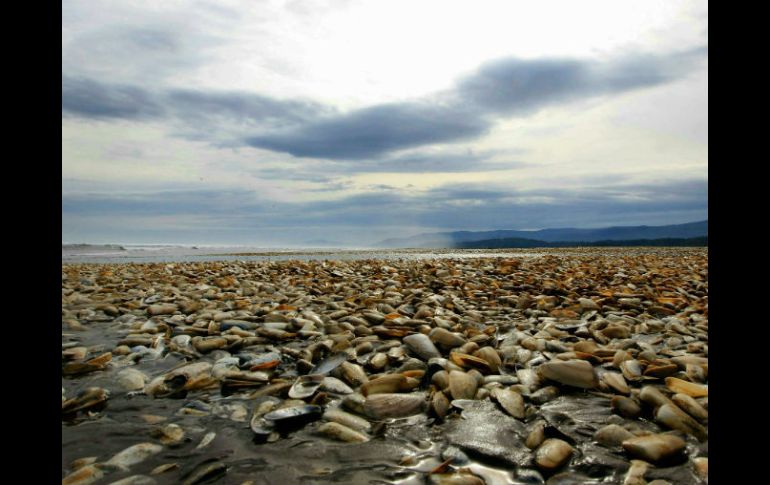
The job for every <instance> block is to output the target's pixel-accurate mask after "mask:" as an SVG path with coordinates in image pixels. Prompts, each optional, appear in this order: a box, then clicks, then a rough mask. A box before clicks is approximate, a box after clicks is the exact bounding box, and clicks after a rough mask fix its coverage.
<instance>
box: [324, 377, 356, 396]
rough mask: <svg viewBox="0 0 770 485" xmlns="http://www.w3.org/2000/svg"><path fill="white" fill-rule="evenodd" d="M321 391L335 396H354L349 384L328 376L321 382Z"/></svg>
mask: <svg viewBox="0 0 770 485" xmlns="http://www.w3.org/2000/svg"><path fill="white" fill-rule="evenodd" d="M320 389H321V390H322V391H325V392H331V393H334V394H352V393H353V392H354V391H353V389H351V388H350V386H348V385H347V384H345V383H344V382H342V381H341V380H339V379H337V378H336V377H331V376H326V377H324V379H323V381H321V387H320Z"/></svg>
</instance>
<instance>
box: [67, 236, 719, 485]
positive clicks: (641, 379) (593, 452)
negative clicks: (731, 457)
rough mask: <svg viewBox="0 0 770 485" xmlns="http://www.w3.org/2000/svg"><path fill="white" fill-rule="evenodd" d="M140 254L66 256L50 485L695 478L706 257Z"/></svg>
mask: <svg viewBox="0 0 770 485" xmlns="http://www.w3.org/2000/svg"><path fill="white" fill-rule="evenodd" d="M143 251H144V252H141V251H139V252H137V250H136V249H134V250H133V251H132V250H127V249H126V248H121V249H119V247H107V248H106V249H102V250H96V251H93V250H88V249H87V248H85V249H84V248H76V249H75V250H70V251H69V252H66V254H65V250H64V248H63V256H62V478H63V483H71V484H85V483H95V484H102V483H104V484H108V483H113V482H118V481H120V483H133V484H139V483H142V484H145V483H158V484H162V483H187V484H194V483H234V484H246V483H253V484H263V483H276V484H278V483H280V484H290V483H324V482H336V483H398V484H403V485H406V484H423V483H441V484H484V483H486V484H495V485H496V484H524V483H548V484H566V483H624V484H628V485H631V484H642V483H650V484H652V483H657V484H658V485H659V484H661V483H675V484H697V483H706V482H707V476H708V253H707V249H706V248H575V249H531V250H529V249H524V250H521V249H517V250H494V251H493V250H446V251H433V250H425V249H420V250H369V249H367V250H363V249H362V250H339V249H314V250H303V249H294V250H269V251H267V250H261V249H255V248H239V249H237V250H235V249H233V248H217V249H212V248H197V247H196V248H195V249H193V248H190V247H187V248H181V249H180V248H176V249H174V248H172V249H169V247H166V248H164V249H161V250H159V251H161V252H160V253H159V252H157V251H156V252H152V250H148V249H147V248H143ZM121 480H125V481H121ZM656 481H657V482H656Z"/></svg>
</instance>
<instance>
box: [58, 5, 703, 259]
mask: <svg viewBox="0 0 770 485" xmlns="http://www.w3.org/2000/svg"><path fill="white" fill-rule="evenodd" d="M707 185H708V10H707V2H705V1H693V2H690V1H672V0H665V1H651V0H643V1H618V0H610V1H582V2H574V1H561V2H556V1H538V2H531V1H527V2H519V1H511V0H504V1H482V2H471V1H451V0H438V1H433V0H421V1H419V2H415V1H413V0H412V1H401V0H390V1H387V2H383V1H356V0H351V1H340V0H335V1H331V0H329V1H318V2H312V1H299V0H296V1H286V0H280V1H279V0H271V1H259V0H247V1H229V0H225V1H216V2H214V1H190V0H187V1H183V2H182V1H173V0H165V1H164V2H156V1H131V2H128V1H104V2H99V3H94V2H88V1H80V0H68V1H66V2H63V3H62V242H66V243H80V242H87V243H97V244H99V243H127V244H132V243H133V244H151V243H173V244H240V245H256V246H264V247H279V246H281V247H282V246H289V247H290V246H303V245H312V244H314V243H321V242H323V241H326V242H332V243H335V244H338V245H342V246H350V247H365V246H369V245H372V244H374V243H376V242H377V241H379V240H382V239H386V238H392V237H406V236H411V235H415V234H420V233H430V232H441V231H453V230H471V231H474V230H479V231H480V230H494V229H524V230H529V229H542V228H554V227H580V228H592V227H605V226H615V225H643V224H646V225H664V224H678V223H685V222H692V221H698V220H704V219H707V218H708V189H707Z"/></svg>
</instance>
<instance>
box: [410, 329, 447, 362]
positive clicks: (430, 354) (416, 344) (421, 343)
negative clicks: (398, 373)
mask: <svg viewBox="0 0 770 485" xmlns="http://www.w3.org/2000/svg"><path fill="white" fill-rule="evenodd" d="M403 342H404V343H405V344H406V345H407V346H409V349H410V350H412V351H413V352H414V353H415V354H417V355H418V356H419V357H420V358H421V359H423V360H428V359H431V358H434V357H441V352H439V351H438V349H437V348H436V346H435V345H433V342H432V341H431V340H430V338H429V337H428V336H427V335H425V334H423V333H415V334H412V335H409V336H406V337H404V339H403Z"/></svg>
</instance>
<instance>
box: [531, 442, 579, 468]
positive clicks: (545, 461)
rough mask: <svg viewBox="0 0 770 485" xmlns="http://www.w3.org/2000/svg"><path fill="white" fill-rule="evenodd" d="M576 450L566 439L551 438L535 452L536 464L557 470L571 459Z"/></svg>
mask: <svg viewBox="0 0 770 485" xmlns="http://www.w3.org/2000/svg"><path fill="white" fill-rule="evenodd" d="M573 451H575V450H574V449H573V448H572V446H570V445H569V443H567V442H566V441H563V440H560V439H558V438H549V439H547V440H545V441H543V444H541V445H540V446H539V447H538V449H537V451H536V452H535V464H537V466H538V467H539V468H540V469H541V470H547V471H550V470H556V469H557V468H560V467H561V466H562V465H564V464H565V463H567V461H569V459H570V457H571V456H572V453H573Z"/></svg>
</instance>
